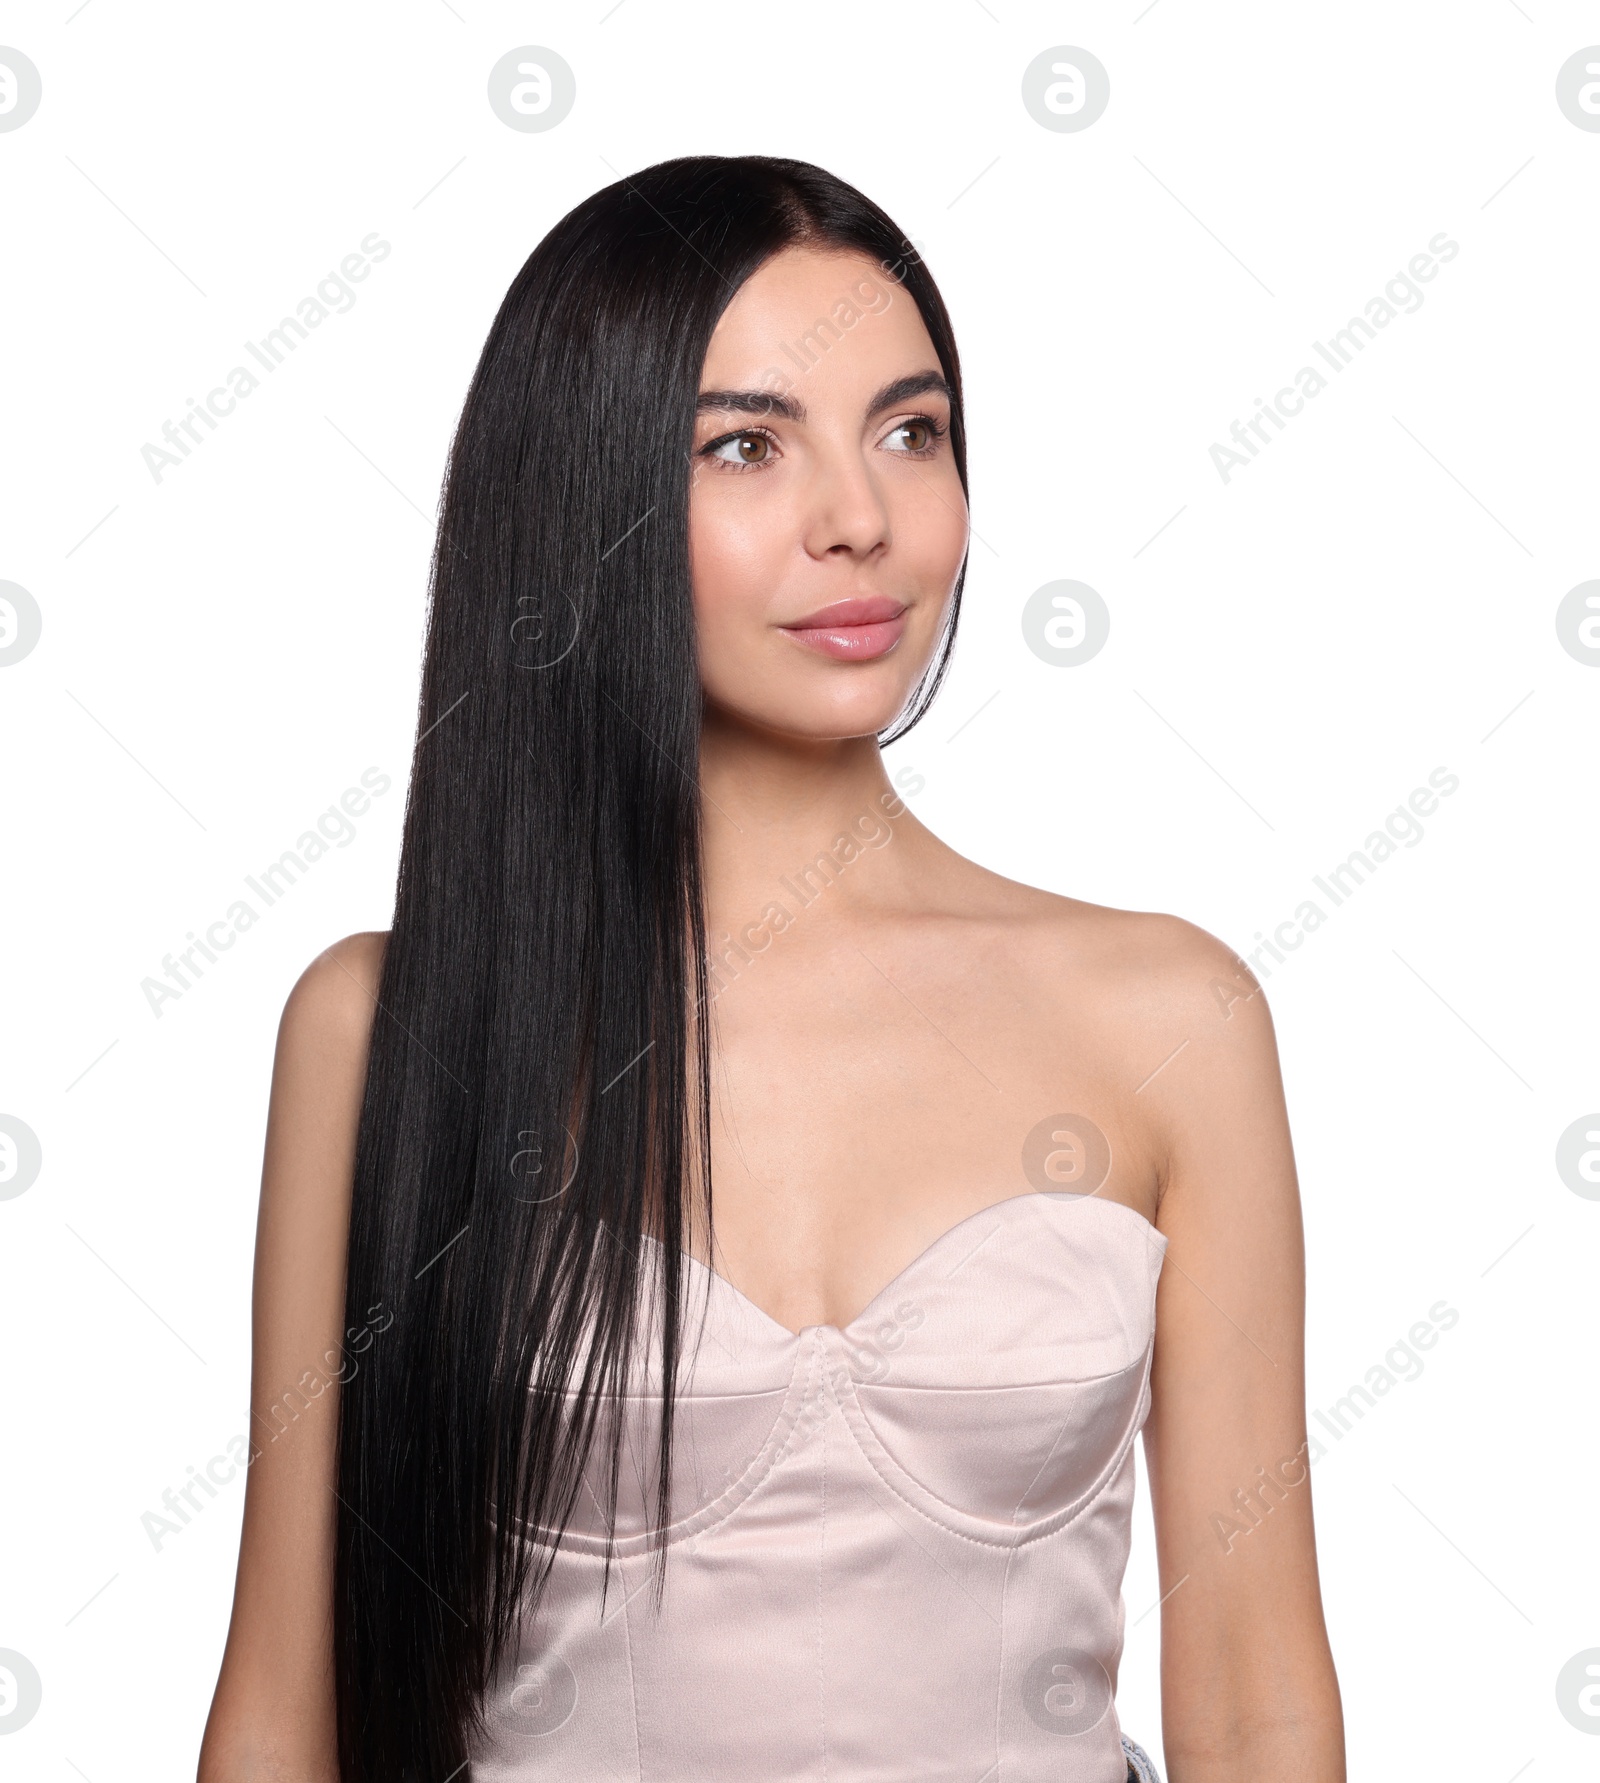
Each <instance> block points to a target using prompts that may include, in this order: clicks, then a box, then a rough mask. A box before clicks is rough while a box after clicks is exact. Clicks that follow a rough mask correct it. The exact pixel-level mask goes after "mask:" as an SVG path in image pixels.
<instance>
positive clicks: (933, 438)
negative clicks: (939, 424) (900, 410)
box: [884, 417, 944, 453]
mask: <svg viewBox="0 0 1600 1783" xmlns="http://www.w3.org/2000/svg"><path fill="white" fill-rule="evenodd" d="M943 431H944V430H943V429H942V428H936V427H935V426H934V424H933V423H932V422H931V421H929V420H925V419H923V418H921V417H918V418H917V419H916V420H913V421H902V422H901V423H900V425H899V426H898V427H896V428H895V429H893V431H892V432H891V433H890V434H889V436H888V440H885V442H884V443H885V444H886V445H887V444H888V443H889V440H904V442H905V443H904V444H903V445H901V446H898V447H894V448H893V450H896V451H901V452H917V453H920V452H928V451H931V450H932V448H933V447H934V446H935V445H936V444H937V443H938V439H939V435H940V433H942V432H943Z"/></svg>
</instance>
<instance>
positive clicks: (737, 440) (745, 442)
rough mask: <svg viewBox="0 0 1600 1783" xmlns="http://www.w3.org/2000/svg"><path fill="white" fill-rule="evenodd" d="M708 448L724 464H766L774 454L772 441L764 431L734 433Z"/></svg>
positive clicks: (710, 453) (712, 455) (713, 456)
mask: <svg viewBox="0 0 1600 1783" xmlns="http://www.w3.org/2000/svg"><path fill="white" fill-rule="evenodd" d="M706 450H707V452H708V454H709V455H710V456H711V457H712V458H717V459H720V460H721V461H722V463H724V464H765V463H767V461H768V460H769V459H770V458H771V456H772V441H771V439H770V438H769V437H768V436H767V435H766V434H764V433H734V434H729V436H728V437H727V439H725V440H719V441H718V442H717V443H716V444H715V445H713V446H709V447H707V448H706Z"/></svg>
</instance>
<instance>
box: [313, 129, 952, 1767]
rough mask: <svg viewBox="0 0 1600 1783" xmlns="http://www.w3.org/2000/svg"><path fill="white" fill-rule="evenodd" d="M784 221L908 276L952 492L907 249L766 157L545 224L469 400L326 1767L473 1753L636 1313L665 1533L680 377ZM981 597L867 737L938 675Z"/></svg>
mask: <svg viewBox="0 0 1600 1783" xmlns="http://www.w3.org/2000/svg"><path fill="white" fill-rule="evenodd" d="M797 244H803V245H813V246H816V247H819V248H825V249H852V250H858V251H860V252H863V253H865V254H867V255H868V256H870V257H871V258H872V259H874V260H876V261H877V262H879V263H880V264H881V265H882V267H883V268H884V271H885V273H886V275H887V276H888V277H889V278H890V279H892V280H894V281H896V285H897V288H899V289H903V290H904V291H905V292H906V293H907V294H909V296H910V297H911V299H912V300H913V301H914V302H915V303H916V305H917V308H918V310H919V312H920V313H921V316H922V319H923V321H924V323H925V324H926V326H927V329H928V333H929V335H930V336H931V338H932V341H933V346H934V350H935V352H936V353H937V355H938V358H939V362H940V366H941V369H942V371H943V373H944V376H945V378H946V381H947V382H948V384H949V386H950V389H951V391H952V393H953V396H954V402H953V412H952V416H951V427H950V440H951V448H952V452H953V455H954V459H955V463H956V466H957V468H958V471H959V473H960V475H961V479H962V483H963V486H965V483H966V457H965V446H964V435H963V428H962V411H961V381H960V366H959V361H958V359H957V354H956V347H955V341H954V338H953V335H952V332H951V328H950V322H949V318H948V316H947V314H946V311H945V307H944V303H943V301H942V299H941V298H940V296H939V293H938V291H937V289H936V288H935V286H934V283H933V280H932V278H931V277H930V276H929V274H928V272H927V269H926V267H925V266H924V265H923V263H922V260H921V258H920V256H919V255H918V253H917V252H916V251H915V249H914V248H913V247H912V245H911V244H910V243H909V242H908V241H907V240H906V238H905V237H904V236H903V235H902V233H901V232H900V231H899V229H897V228H896V226H895V225H894V223H893V222H892V221H891V220H890V219H889V217H888V216H886V215H885V214H884V212H883V211H882V210H880V209H879V208H878V206H877V205H875V204H873V203H872V202H871V201H870V200H869V199H867V198H866V197H864V196H863V195H862V194H861V193H860V192H858V191H856V190H855V188H854V187H852V186H849V185H846V184H845V183H844V182H843V181H841V180H839V179H837V178H835V177H834V176H833V175H831V174H829V173H826V172H824V171H823V170H822V169H821V168H819V167H815V166H812V165H811V164H810V163H808V162H804V161H791V160H782V159H776V158H773V157H768V156H759V155H748V156H732V157H724V156H714V155H695V156H686V157H683V158H681V159H678V160H672V161H665V162H662V163H660V164H659V165H657V166H654V167H650V168H647V169H645V170H644V171H643V172H641V173H637V174H634V175H633V176H631V177H627V178H623V179H621V180H618V181H617V182H616V183H615V184H614V185H610V186H607V187H606V188H605V189H604V190H602V191H599V192H597V193H595V194H594V195H593V196H592V197H590V198H588V199H586V200H584V202H583V203H581V204H580V205H578V206H577V208H576V209H575V210H573V211H571V212H570V213H569V214H568V215H567V216H566V217H564V218H563V219H562V220H561V221H560V222H559V223H557V224H556V226H555V227H554V228H553V229H552V230H551V231H550V232H549V234H548V235H546V236H545V238H544V239H543V240H542V241H541V242H540V243H539V245H538V246H537V247H536V248H535V249H534V251H533V253H532V254H531V255H530V256H529V258H528V260H527V262H526V263H525V265H524V266H523V268H522V270H521V271H520V272H519V273H518V274H517V277H516V279H515V280H514V282H513V283H512V285H511V288H510V290H509V291H508V292H507V294H506V298H505V301H504V302H503V303H502V305H501V306H500V311H499V314H498V315H497V316H496V317H495V320H494V325H493V327H492V328H491V329H490V331H489V337H488V340H487V341H486V343H485V345H484V348H483V353H482V356H481V358H480V359H479V361H478V367H477V371H476V373H475V375H474V377H473V380H472V385H471V388H470V389H469V391H468V393H467V398H466V402H465V405H464V407H463V409H462V413H461V418H460V422H459V425H458V427H457V429H456V433H455V438H454V441H453V444H452V447H451V452H450V458H449V466H448V470H447V473H446V478H445V484H444V494H443V501H442V506H441V512H440V520H439V530H438V537H437V543H436V546H435V550H434V556H433V564H432V575H431V588H430V606H429V616H428V627H427V649H426V658H425V662H424V667H423V674H422V689H421V700H420V709H419V716H418V735H417V742H416V750H415V755H414V758H413V763H412V773H411V786H410V793H409V798H408V802H407V806H406V816H405V830H404V836H403V840H402V845H401V852H400V865H399V877H398V885H397V889H396V896H395V910H394V918H393V924H392V927H391V930H390V934H389V940H388V946H387V951H386V953H385V957H384V962H383V970H382V976H381V981H380V986H379V991H378V1009H377V1014H376V1017H375V1021H374V1028H373V1035H372V1043H371V1051H370V1055H369V1062H368V1068H367V1081H366V1094H365V1099H364V1102H363V1105H362V1111H361V1123H360V1131H359V1137H358V1141H357V1150H356V1163H355V1182H354V1200H353V1205H352V1210H351V1220H350V1247H349V1263H348V1276H347V1284H346V1289H347V1300H346V1304H347V1308H348V1309H349V1312H348V1319H357V1318H359V1317H360V1316H361V1315H362V1314H363V1313H364V1311H365V1309H367V1308H369V1307H374V1306H376V1305H378V1304H379V1303H381V1304H382V1305H383V1306H384V1307H385V1308H386V1309H387V1310H389V1311H390V1312H392V1313H393V1315H394V1317H393V1319H392V1322H390V1323H388V1324H387V1325H385V1326H384V1328H383V1329H382V1331H381V1334H379V1335H376V1336H375V1337H374V1338H373V1340H372V1342H371V1344H370V1346H369V1347H368V1348H367V1350H366V1351H365V1353H364V1354H363V1356H362V1357H361V1359H360V1364H359V1366H358V1368H357V1370H356V1372H355V1373H354V1374H353V1375H352V1377H351V1378H350V1379H349V1380H348V1381H347V1382H346V1383H345V1384H344V1386H343V1387H342V1389H341V1403H340V1438H339V1467H338V1506H337V1519H338V1531H337V1547H336V1564H335V1580H334V1651H335V1677H336V1685H337V1698H338V1724H339V1744H340V1764H341V1774H342V1776H343V1778H344V1779H345V1783H379V1780H381V1783H409V1780H411V1779H424V1778H426V1779H428V1780H429V1783H440V1779H443V1778H445V1777H447V1776H449V1775H451V1774H453V1772H454V1771H455V1770H457V1769H458V1768H459V1767H461V1766H462V1765H463V1764H464V1763H465V1761H466V1756H467V1743H466V1742H467V1739H468V1737H469V1734H470V1731H471V1729H472V1727H473V1726H474V1725H475V1723H476V1720H477V1717H478V1714H479V1707H480V1703H481V1701H482V1698H483V1694H484V1692H485V1691H486V1690H487V1688H488V1686H489V1684H490V1681H491V1680H492V1678H493V1676H494V1674H495V1671H496V1669H497V1668H498V1666H499V1665H500V1664H501V1662H502V1660H503V1658H504V1656H505V1654H506V1653H507V1651H508V1649H509V1647H510V1644H511V1643H512V1641H513V1639H514V1637H515V1634H516V1631H517V1629H518V1625H519V1623H520V1621H521V1619H522V1617H523V1615H524V1613H525V1611H526V1610H527V1608H528V1606H529V1605H530V1603H531V1602H532V1601H533V1599H534V1598H535V1597H536V1595H537V1592H538V1590H539V1587H540V1585H541V1584H542V1582H543V1580H544V1578H545V1576H546V1574H547V1572H548V1567H549V1563H550V1560H551V1558H552V1556H553V1548H552V1547H551V1545H550V1543H549V1541H547V1540H544V1541H539V1542H530V1541H529V1540H527V1539H525V1532H527V1531H528V1530H530V1529H531V1530H538V1531H546V1532H549V1531H553V1532H556V1533H557V1534H559V1532H560V1531H562V1530H564V1529H565V1528H566V1526H567V1524H568V1521H569V1519H570V1516H571V1512H572V1508H573V1505H574V1502H575V1499H576V1496H577V1493H578V1491H579V1488H580V1485H581V1482H582V1477H583V1470H584V1468H585V1466H586V1465H587V1464H588V1462H589V1459H590V1456H591V1452H593V1453H595V1454H603V1453H604V1452H605V1451H603V1450H597V1449H595V1447H594V1445H595V1442H596V1440H597V1438H596V1431H597V1428H608V1429H609V1432H610V1442H611V1449H610V1456H611V1475H610V1477H611V1479H612V1482H613V1491H614V1489H615V1480H616V1469H617V1452H618V1448H617V1445H618V1442H619V1440H620V1427H619V1425H618V1424H617V1423H616V1422H615V1421H612V1422H611V1423H610V1424H609V1425H608V1424H607V1422H606V1419H605V1417H604V1413H603V1404H604V1402H606V1401H607V1400H608V1399H610V1398H611V1396H613V1395H617V1394H620V1393H621V1392H622V1391H623V1389H624V1387H625V1386H626V1384H627V1383H628V1381H629V1380H630V1379H631V1378H633V1377H632V1374H631V1371H632V1369H633V1368H634V1367H635V1364H636V1361H637V1358H638V1357H639V1355H640V1354H641V1353H642V1349H643V1345H644V1344H645V1342H646V1341H647V1340H650V1341H653V1342H654V1343H655V1345H656V1346H658V1347H657V1349H656V1352H655V1353H656V1355H657V1356H658V1358H659V1366H660V1369H661V1377H662V1408H661V1409H662V1415H661V1423H660V1439H659V1451H658V1453H657V1457H656V1465H655V1496H654V1500H653V1502H654V1505H655V1512H656V1518H657V1523H656V1525H655V1527H656V1528H657V1529H658V1530H659V1528H661V1527H664V1525H665V1524H666V1522H667V1517H668V1503H667V1499H668V1485H669V1481H670V1460H671V1442H672V1396H673V1384H674V1379H675V1375H676V1373H677V1370H678V1367H679V1362H680V1357H681V1356H682V1354H683V1325H684V1319H683V1307H684V1298H685V1268H684V1246H683V1239H684V1234H685V1230H686V1228H685V1216H686V1214H692V1215H693V1216H694V1217H695V1218H696V1219H699V1218H703V1219H704V1222H705V1230H706V1231H707V1232H709V1229H710V1215H711V1183H710V1169H709V1158H710V1142H709V1141H710V1098H709V1082H710V1073H709V1069H708V1058H709V1055H708V1050H707V1047H708V1041H707V1032H708V1023H707V1021H706V1020H704V1019H700V1017H701V1015H702V1014H703V1013H704V1012H705V1011H706V1009H707V1003H706V992H707V970H706V947H705V926H704V912H703V903H702V886H701V853H700V801H699V785H698V758H699V736H700V718H701V698H702V696H701V689H700V683H699V678H698V674H697V670H696V655H695V636H694V624H693V613H692V608H691V600H690V574H689V550H688V515H689V486H690V478H689V465H690V455H691V451H692V447H693V431H694V417H695V398H696V396H697V394H698V392H699V387H700V377H701V372H702V368H703V365H704V361H705V355H706V349H707V346H708V344H709V342H710V339H711V334H712V331H713V329H714V328H715V326H716V323H717V320H718V318H719V316H720V315H721V314H722V311H723V310H724V309H725V308H726V306H727V304H728V302H729V301H730V299H731V298H732V297H733V295H734V293H735V292H736V291H737V290H738V289H739V287H740V286H741V285H742V284H743V283H744V281H745V280H746V279H747V278H748V277H749V276H750V275H751V274H752V273H753V272H754V271H755V270H756V269H757V268H758V267H759V266H761V265H762V263H763V262H765V261H766V260H768V259H769V258H770V257H771V256H772V255H773V254H775V253H777V252H779V251H780V250H781V249H783V248H786V247H789V246H792V245H797ZM818 350H821V349H820V347H819V348H818ZM963 577H964V570H963ZM960 598H961V584H960V581H959V580H958V582H957V585H956V590H955V597H954V600H953V602H952V604H951V609H950V615H949V618H948V620H947V622H946V626H945V630H944V634H943V636H942V637H941V640H940V644H939V648H938V650H937V652H936V654H935V657H934V659H933V661H932V662H931V663H930V665H929V668H928V670H927V672H926V673H925V674H924V675H923V676H922V678H921V680H920V681H919V683H918V685H917V687H916V688H915V689H914V690H913V693H912V695H911V697H910V699H909V700H908V702H907V705H906V707H905V709H904V711H903V712H902V713H901V714H900V716H899V718H898V719H897V721H896V725H897V727H898V728H895V727H891V729H890V730H889V731H887V732H885V733H884V734H883V736H882V737H881V739H880V740H881V741H884V742H888V741H892V740H893V739H894V738H895V737H896V736H899V735H901V734H903V733H904V731H905V730H907V729H909V728H910V726H911V725H912V724H914V723H915V722H916V721H917V719H918V718H919V717H920V716H921V715H922V712H923V711H924V710H925V709H926V706H927V704H928V702H929V701H930V700H931V699H932V697H933V694H934V692H935V691H936V689H937V687H938V684H939V681H940V679H941V678H942V676H943V673H944V667H945V663H946V661H947V660H948V656H949V649H950V644H951V639H952V635H953V629H954V623H955V617H956V614H957V612H958V611H959V608H960ZM691 1194H692V1195H693V1196H694V1197H695V1198H696V1199H695V1200H694V1201H690V1200H689V1196H690V1195H691ZM645 1234H647V1235H649V1236H650V1237H651V1238H653V1239H654V1240H656V1244H655V1247H654V1249H653V1250H652V1249H651V1248H650V1247H648V1246H646V1245H645V1244H643V1243H642V1242H641V1235H645ZM652 1257H653V1258H654V1259H655V1260H654V1261H652V1260H651V1259H652ZM646 1306H647V1307H648V1308H649V1309H650V1310H649V1311H648V1313H646V1312H645V1311H644V1310H642V1309H643V1308H644V1307H646ZM347 1322H348V1320H347ZM612 1402H613V1403H615V1401H614V1400H613V1401H612ZM612 1514H613V1515H614V1509H613V1513H612ZM663 1555H664V1550H663Z"/></svg>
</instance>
